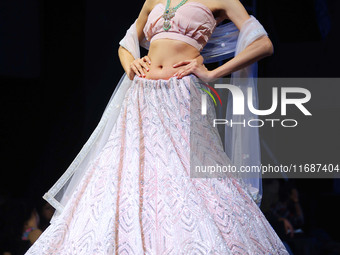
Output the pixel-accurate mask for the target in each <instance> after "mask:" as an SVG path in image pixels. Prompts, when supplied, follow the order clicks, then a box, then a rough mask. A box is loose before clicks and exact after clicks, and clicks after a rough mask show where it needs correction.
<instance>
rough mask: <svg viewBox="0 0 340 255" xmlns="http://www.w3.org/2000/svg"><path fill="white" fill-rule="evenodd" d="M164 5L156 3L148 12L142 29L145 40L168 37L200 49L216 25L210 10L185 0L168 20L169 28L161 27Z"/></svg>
mask: <svg viewBox="0 0 340 255" xmlns="http://www.w3.org/2000/svg"><path fill="white" fill-rule="evenodd" d="M164 9H165V6H164V4H162V3H159V4H157V5H156V6H155V7H154V8H153V10H152V11H151V12H150V14H149V17H148V20H147V22H146V24H145V27H144V29H143V32H144V35H145V38H146V40H148V41H150V43H151V42H152V41H154V40H157V39H162V38H169V39H175V40H180V41H184V42H186V43H188V44H190V45H192V46H194V47H195V48H196V49H198V50H199V51H201V50H202V49H203V47H204V46H205V44H206V43H207V41H208V40H209V38H210V35H211V34H212V32H213V30H214V29H215V27H216V20H215V18H214V15H213V13H212V12H211V10H210V9H209V8H208V7H207V6H205V5H203V4H201V3H198V2H187V3H185V4H184V5H182V6H181V7H179V8H178V9H177V11H176V13H175V16H174V17H173V18H172V19H171V20H170V22H171V28H170V29H169V30H168V31H165V30H164V29H163V23H164V18H163V13H164Z"/></svg>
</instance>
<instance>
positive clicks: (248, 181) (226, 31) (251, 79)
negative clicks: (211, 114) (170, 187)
mask: <svg viewBox="0 0 340 255" xmlns="http://www.w3.org/2000/svg"><path fill="white" fill-rule="evenodd" d="M262 36H267V32H266V31H265V29H264V28H263V26H262V25H261V24H260V22H259V21H258V20H257V19H256V18H255V17H254V16H252V15H250V19H248V20H246V21H245V22H244V23H243V24H242V27H241V29H240V31H239V30H238V29H237V27H236V26H235V25H234V24H233V23H227V24H224V25H222V26H220V27H217V28H216V29H215V31H214V33H213V34H212V36H211V40H209V42H208V44H207V45H206V47H205V48H204V49H203V50H202V56H203V57H204V59H205V62H206V63H211V62H216V61H221V60H224V59H227V58H230V57H232V56H236V55H238V54H239V53H240V52H241V51H243V50H244V49H245V48H246V47H247V46H248V45H249V44H251V43H252V42H254V41H255V40H256V39H258V38H260V37H262ZM235 38H236V39H235ZM230 83H231V84H233V85H235V86H237V87H238V88H239V89H240V90H241V91H242V92H243V95H244V102H245V105H244V114H243V115H234V114H233V96H232V94H231V93H229V94H228V100H227V104H226V109H222V106H221V105H219V104H218V106H217V116H218V118H221V119H222V118H223V116H221V113H223V112H225V113H226V116H225V119H226V120H227V121H228V125H225V133H224V137H225V148H224V149H225V152H226V153H227V155H228V156H229V158H230V159H231V162H232V164H233V165H234V166H236V167H237V169H240V167H241V166H242V167H255V168H253V169H259V167H260V165H261V153H260V139H259V132H258V131H259V130H258V127H250V126H248V121H249V120H251V119H257V116H256V115H255V114H252V113H251V112H250V111H249V109H248V106H247V103H246V102H247V101H248V94H249V93H250V92H251V93H252V95H251V97H250V101H251V103H252V105H253V106H254V108H255V109H258V93H257V63H254V64H252V65H249V66H247V67H244V68H242V69H240V70H238V71H236V72H234V73H232V74H231V80H230ZM241 123H242V124H241ZM243 123H244V124H243ZM256 125H258V123H256V122H255V124H254V123H253V126H256ZM256 167H257V168H256ZM235 176H236V177H238V178H240V179H242V180H243V181H244V183H245V185H246V186H247V189H248V192H249V193H250V195H251V196H252V198H253V199H254V201H255V202H256V203H257V204H258V205H260V203H261V198H262V176H261V172H260V171H258V172H256V171H254V172H239V173H237V174H236V173H235Z"/></svg>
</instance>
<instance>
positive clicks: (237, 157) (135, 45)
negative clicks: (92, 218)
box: [43, 17, 266, 223]
mask: <svg viewBox="0 0 340 255" xmlns="http://www.w3.org/2000/svg"><path fill="white" fill-rule="evenodd" d="M136 21H137V20H136ZM136 21H135V22H134V23H133V24H132V25H131V27H130V28H129V29H128V30H127V32H126V35H125V37H124V38H123V39H122V40H121V41H120V42H119V44H120V45H121V46H122V47H124V48H125V49H127V50H128V51H129V52H130V53H131V54H132V55H133V56H134V58H140V48H139V47H140V46H143V47H144V48H146V49H148V46H149V44H148V42H147V41H145V40H144V41H143V42H142V43H141V44H139V40H138V35H137V30H136ZM260 27H262V26H261V25H260V23H258V21H257V20H256V19H255V18H254V17H251V19H249V20H248V21H246V22H245V24H244V25H243V26H242V29H241V31H240V35H239V33H238V31H237V28H236V27H235V26H234V25H233V24H229V25H226V26H223V27H222V28H216V29H215V31H216V32H215V31H214V33H215V34H214V33H213V35H212V40H211V44H209V43H208V44H207V45H206V47H210V49H208V50H203V51H202V52H203V53H204V51H205V53H204V54H202V55H203V56H204V58H206V59H210V60H211V62H213V61H218V60H221V59H223V58H226V56H229V57H230V54H234V53H235V51H236V54H238V53H239V52H240V51H242V50H243V49H244V48H245V47H246V46H247V45H249V44H250V43H251V42H252V41H254V40H255V39H256V38H258V37H259V36H261V34H262V35H264V34H266V33H265V31H264V29H263V27H262V29H263V30H261V29H260ZM227 33H228V34H227ZM254 33H256V34H257V35H255V34H254ZM209 42H210V41H209ZM236 42H237V44H236ZM220 43H221V44H223V47H221V44H220ZM225 46H227V47H228V54H225V53H226V49H227V48H226V47H225ZM217 58H219V59H218V60H217ZM256 71H257V70H256V68H254V65H252V66H250V67H246V68H244V69H242V70H240V71H238V72H235V74H233V81H234V82H235V84H237V83H238V82H239V80H238V79H239V78H241V77H245V76H246V77H251V79H250V81H249V82H248V83H247V84H242V86H243V87H244V88H247V87H249V85H250V84H255V85H252V87H254V86H255V87H256V83H254V79H253V78H252V77H254V74H255V73H256ZM131 85H132V81H131V80H130V79H129V78H128V77H127V75H126V74H124V75H123V76H122V77H121V79H120V81H119V83H118V84H117V86H116V88H115V90H114V92H113V94H112V96H111V98H110V100H109V102H108V104H107V106H106V108H105V110H104V113H103V115H102V117H101V119H100V122H99V123H98V125H97V127H96V128H95V130H94V131H93V133H92V134H91V136H90V137H89V139H88V140H87V142H86V143H85V145H84V146H83V147H82V149H81V150H80V152H79V153H78V155H77V156H76V158H75V159H74V160H73V161H72V163H71V165H70V166H69V167H68V168H67V170H66V171H65V172H64V174H63V175H62V176H61V177H60V178H59V179H58V181H57V182H56V183H55V184H54V185H53V186H52V187H51V188H50V189H49V190H48V192H46V193H45V195H44V196H43V198H44V199H45V200H46V201H48V202H49V203H50V204H51V205H52V206H53V207H54V208H55V209H56V212H55V214H54V215H53V217H52V219H51V223H52V222H53V221H54V220H55V218H56V217H57V216H59V215H60V213H61V212H62V211H63V209H64V207H65V206H66V205H67V203H68V201H69V199H70V198H71V196H72V194H73V193H74V192H75V190H76V188H77V187H78V184H79V183H80V182H81V180H82V177H83V176H84V174H85V172H86V170H87V169H88V166H89V164H90V163H91V162H92V161H93V160H94V159H95V158H96V157H97V156H98V154H99V153H100V151H101V150H102V149H103V147H104V145H105V143H106V142H107V140H108V137H109V135H110V133H111V131H112V128H113V127H114V125H115V123H116V121H117V117H118V115H119V113H120V109H121V106H122V103H123V101H124V98H125V95H126V92H127V91H128V89H129V88H130V86H131ZM255 98H256V103H257V92H256V97H255ZM231 105H232V99H228V105H227V107H228V108H229V109H230V107H231ZM254 106H255V107H256V105H254ZM228 113H229V114H230V111H228ZM228 113H227V119H228V117H229V115H228ZM245 132H246V133H247V132H249V135H247V134H246V133H245ZM256 132H257V131H256V130H249V129H239V128H237V129H232V130H229V129H227V128H226V137H229V138H228V139H226V145H227V146H226V149H227V150H226V152H228V155H229V157H230V158H231V159H232V162H233V163H236V164H243V163H244V162H245V161H243V158H244V157H243V156H242V155H244V154H245V153H248V154H249V155H253V156H251V159H252V160H254V162H259V155H260V154H259V146H257V145H259V142H258V135H257V136H254V137H253V136H252V133H255V134H257V133H256ZM243 136H244V137H248V138H250V140H251V141H246V139H240V137H243ZM248 144H250V145H251V147H249V149H247V148H246V146H247V145H248ZM234 148H235V149H236V152H235V153H234V152H232V150H233V149H234ZM247 162H248V161H247ZM246 177H247V176H242V178H244V179H245V180H247V179H249V178H246ZM251 177H252V178H250V180H253V181H252V182H250V185H251V186H252V187H253V188H252V189H250V190H253V191H255V192H252V194H253V197H254V199H257V200H255V201H258V197H259V194H260V188H259V185H260V177H259V176H251ZM256 179H257V181H255V180H256ZM70 206H72V205H70Z"/></svg>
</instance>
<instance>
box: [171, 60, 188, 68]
mask: <svg viewBox="0 0 340 255" xmlns="http://www.w3.org/2000/svg"><path fill="white" fill-rule="evenodd" d="M190 63H191V60H185V61H180V62H178V63H176V64H174V65H173V66H172V67H174V68H176V67H179V66H183V65H187V64H190Z"/></svg>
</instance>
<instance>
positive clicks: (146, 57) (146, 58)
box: [143, 56, 151, 65]
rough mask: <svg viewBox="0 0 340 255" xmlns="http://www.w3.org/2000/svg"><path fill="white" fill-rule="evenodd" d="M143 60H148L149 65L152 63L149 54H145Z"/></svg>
mask: <svg viewBox="0 0 340 255" xmlns="http://www.w3.org/2000/svg"><path fill="white" fill-rule="evenodd" d="M143 60H144V61H146V62H148V64H149V65H151V60H150V58H149V56H144V57H143Z"/></svg>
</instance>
